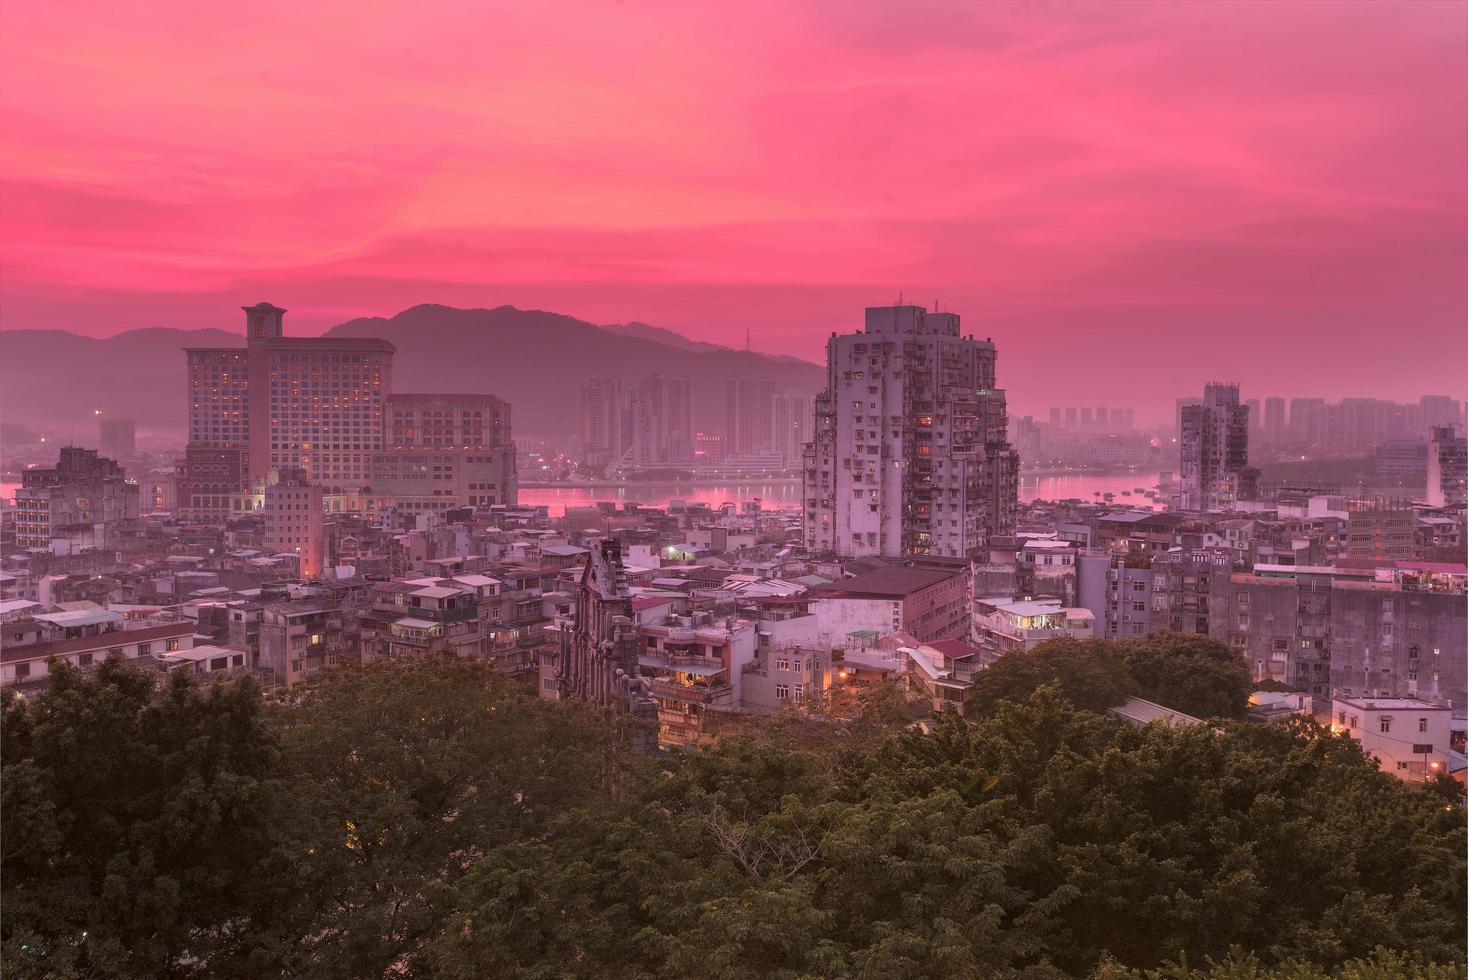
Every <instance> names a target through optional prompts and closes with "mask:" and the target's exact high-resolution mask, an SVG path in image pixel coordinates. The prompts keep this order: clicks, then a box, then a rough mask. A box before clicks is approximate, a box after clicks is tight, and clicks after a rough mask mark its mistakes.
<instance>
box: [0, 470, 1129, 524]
mask: <svg viewBox="0 0 1468 980" xmlns="http://www.w3.org/2000/svg"><path fill="white" fill-rule="evenodd" d="M1156 486H1157V479H1156V477H1155V476H1146V475H1143V474H1140V473H1121V474H1076V475H1068V476H1021V477H1020V481H1019V499H1020V500H1021V501H1022V502H1024V503H1029V502H1030V501H1032V500H1063V499H1065V498H1066V497H1075V498H1079V499H1081V500H1098V499H1100V498H1098V497H1097V496H1096V495H1097V494H1098V493H1103V494H1104V493H1111V494H1115V495H1116V497H1115V499H1114V500H1113V501H1112V503H1115V504H1122V505H1126V506H1134V507H1136V508H1137V509H1138V510H1150V509H1151V508H1152V502H1151V501H1150V500H1148V499H1147V498H1146V497H1143V496H1142V495H1141V494H1139V493H1136V488H1137V487H1143V488H1145V489H1149V490H1151V489H1155V488H1156ZM18 489H20V484H18V483H0V497H3V498H4V500H5V504H6V506H9V504H10V502H11V500H13V499H14V497H15V491H16V490H18ZM1123 491H1132V493H1131V495H1130V496H1122V493H1123ZM756 498H758V499H759V500H761V501H762V502H763V503H764V504H765V506H767V507H793V506H795V505H796V504H797V503H799V501H800V484H799V483H798V482H793V481H776V482H773V483H759V482H755V483H728V484H721V485H718V486H696V487H695V486H687V485H686V484H685V485H680V484H677V483H634V484H624V485H621V486H604V487H550V488H545V487H525V488H522V489H521V490H520V503H521V504H522V505H526V506H531V507H538V506H541V505H544V506H546V507H548V508H550V514H551V516H552V517H559V516H561V515H562V514H564V513H565V512H566V508H567V507H588V506H590V505H592V504H595V503H598V502H601V501H615V502H616V503H618V504H622V503H627V502H632V503H638V504H645V505H647V506H649V507H666V506H667V505H668V501H670V500H684V501H687V502H689V503H696V504H708V505H709V506H710V507H718V506H719V505H720V504H723V503H726V502H729V501H732V502H734V503H736V504H742V503H744V502H745V501H749V500H754V499H756Z"/></svg>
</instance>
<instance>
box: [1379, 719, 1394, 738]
mask: <svg viewBox="0 0 1468 980" xmlns="http://www.w3.org/2000/svg"><path fill="white" fill-rule="evenodd" d="M1391 730H1392V720H1391V719H1390V718H1383V719H1381V733H1382V734H1383V735H1385V734H1386V733H1387V732H1389V731H1391Z"/></svg>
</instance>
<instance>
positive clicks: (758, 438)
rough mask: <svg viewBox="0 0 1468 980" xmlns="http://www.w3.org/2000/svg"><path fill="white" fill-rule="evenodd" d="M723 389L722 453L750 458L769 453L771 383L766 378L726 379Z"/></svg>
mask: <svg viewBox="0 0 1468 980" xmlns="http://www.w3.org/2000/svg"><path fill="white" fill-rule="evenodd" d="M727 388H728V397H727V401H726V406H727V409H726V415H725V419H726V425H727V429H726V433H727V437H726V439H725V440H724V451H725V453H726V454H727V455H730V456H753V455H755V454H757V453H765V452H769V451H770V449H771V448H773V446H774V444H775V432H774V416H773V414H772V409H773V408H774V403H775V383H774V382H773V381H771V380H769V379H768V378H730V379H729V380H728V382H727Z"/></svg>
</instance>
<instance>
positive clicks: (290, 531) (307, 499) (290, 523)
mask: <svg viewBox="0 0 1468 980" xmlns="http://www.w3.org/2000/svg"><path fill="white" fill-rule="evenodd" d="M263 510H264V517H265V536H264V541H263V543H264V546H265V549H266V550H267V551H270V552H272V553H275V554H291V555H295V556H296V560H297V562H298V569H299V571H298V574H299V575H300V576H301V578H305V579H312V578H317V577H319V576H320V575H321V572H322V569H323V567H324V565H325V562H326V531H325V514H324V513H323V511H322V505H321V488H320V487H319V486H317V485H316V484H314V483H311V482H309V481H308V480H307V479H306V474H305V471H303V470H300V469H296V468H287V469H284V470H282V471H280V478H279V481H278V482H276V483H273V484H271V485H269V486H267V487H266V488H265V503H264V507H263Z"/></svg>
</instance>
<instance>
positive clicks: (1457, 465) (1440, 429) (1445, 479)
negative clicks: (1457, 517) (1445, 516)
mask: <svg viewBox="0 0 1468 980" xmlns="http://www.w3.org/2000/svg"><path fill="white" fill-rule="evenodd" d="M1428 435H1429V439H1428V442H1427V503H1428V505H1429V506H1431V507H1449V506H1452V505H1454V504H1461V503H1468V439H1465V438H1464V437H1463V436H1460V435H1456V434H1455V433H1454V430H1453V427H1452V426H1450V425H1440V426H1434V427H1433V428H1432V430H1431V431H1430V432H1429V433H1428Z"/></svg>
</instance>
